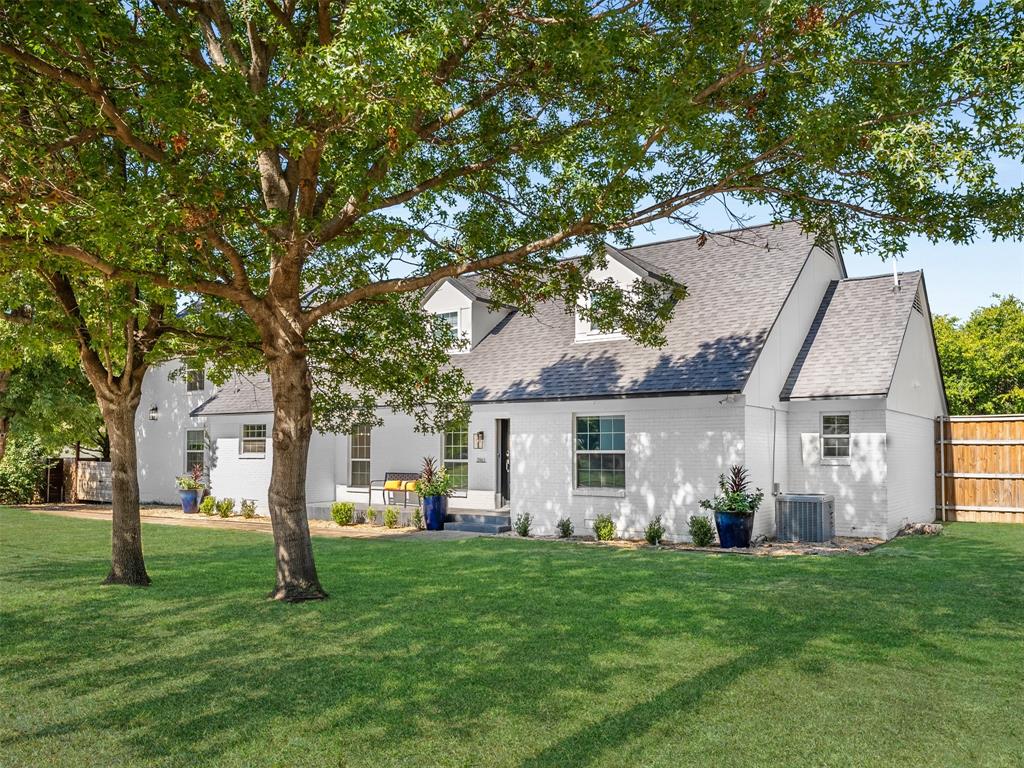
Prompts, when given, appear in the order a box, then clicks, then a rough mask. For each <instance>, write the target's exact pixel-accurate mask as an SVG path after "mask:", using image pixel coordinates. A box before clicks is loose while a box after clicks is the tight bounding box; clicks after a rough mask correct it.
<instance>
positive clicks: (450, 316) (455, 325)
mask: <svg viewBox="0 0 1024 768" xmlns="http://www.w3.org/2000/svg"><path fill="white" fill-rule="evenodd" d="M439 317H440V318H441V319H442V320H444V321H445V322H446V323H448V327H449V328H451V329H452V333H454V334H455V335H456V337H457V336H458V335H459V313H458V312H442V313H441V314H440V315H439Z"/></svg>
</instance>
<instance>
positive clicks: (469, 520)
mask: <svg viewBox="0 0 1024 768" xmlns="http://www.w3.org/2000/svg"><path fill="white" fill-rule="evenodd" d="M444 529H445V530H446V531H470V532H472V533H490V534H495V533H505V532H506V531H511V530H512V518H511V517H510V516H508V515H503V514H501V513H497V514H488V513H485V512H449V513H448V514H447V515H445V518H444Z"/></svg>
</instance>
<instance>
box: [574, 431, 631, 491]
mask: <svg viewBox="0 0 1024 768" xmlns="http://www.w3.org/2000/svg"><path fill="white" fill-rule="evenodd" d="M575 446H576V487H577V488H625V487H626V417H625V416H577V417H576V442H575Z"/></svg>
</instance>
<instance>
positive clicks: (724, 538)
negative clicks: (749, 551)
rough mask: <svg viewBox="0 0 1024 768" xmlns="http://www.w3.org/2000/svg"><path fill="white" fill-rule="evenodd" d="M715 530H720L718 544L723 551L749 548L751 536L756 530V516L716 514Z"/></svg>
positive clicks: (730, 513) (731, 513)
mask: <svg viewBox="0 0 1024 768" xmlns="http://www.w3.org/2000/svg"><path fill="white" fill-rule="evenodd" d="M715 528H717V529H718V543H719V544H720V545H721V546H722V548H723V549H731V548H733V547H749V546H750V534H751V533H752V532H753V530H754V516H753V515H741V514H739V513H737V512H715Z"/></svg>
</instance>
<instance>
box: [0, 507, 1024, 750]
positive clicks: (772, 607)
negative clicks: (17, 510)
mask: <svg viewBox="0 0 1024 768" xmlns="http://www.w3.org/2000/svg"><path fill="white" fill-rule="evenodd" d="M146 535H147V542H148V544H147V546H148V547H149V551H147V557H148V560H149V563H150V569H151V573H152V574H153V576H154V586H153V587H151V588H150V589H148V590H118V589H110V588H98V587H96V586H94V585H84V584H85V580H86V579H91V578H94V577H95V573H97V571H96V562H98V561H101V560H102V558H100V557H98V556H97V557H87V558H83V559H79V560H74V561H62V560H58V561H57V562H56V563H54V562H50V561H48V560H47V559H46V558H40V559H37V560H36V561H34V562H19V564H18V567H17V568H15V569H13V570H10V571H8V572H7V573H6V575H5V577H4V584H5V586H6V587H7V589H8V590H10V591H11V593H12V594H19V593H24V594H25V595H26V597H19V599H18V600H17V602H16V604H15V605H14V606H13V607H12V608H10V609H8V608H5V609H4V614H5V615H4V618H3V626H4V627H5V631H4V636H5V640H4V646H5V647H4V653H3V655H2V657H0V672H2V673H3V675H4V678H5V679H8V680H10V681H11V682H12V683H14V684H15V685H17V686H18V687H19V690H21V691H23V692H24V693H25V694H26V695H28V696H29V697H31V700H32V702H34V704H31V705H30V706H35V707H39V706H41V703H42V702H47V703H50V704H52V705H56V706H54V707H52V709H51V711H50V712H48V714H47V716H46V717H42V718H40V719H39V722H38V723H36V724H33V725H27V726H25V725H23V726H22V727H20V729H19V730H18V732H16V733H15V734H13V735H12V736H11V737H9V738H8V739H7V740H6V742H5V743H6V744H7V745H8V747H10V748H12V749H13V748H14V747H16V746H20V747H21V748H24V749H26V750H27V749H31V748H32V746H33V745H34V744H35V743H37V742H38V741H39V740H40V739H45V738H46V737H60V738H62V739H63V738H67V737H69V736H71V735H74V734H79V733H94V732H95V731H96V729H97V728H100V727H102V729H103V730H104V731H105V732H106V735H105V738H110V739H114V740H116V741H117V742H118V743H119V744H122V745H123V746H124V748H125V749H126V750H127V751H128V753H129V754H130V755H131V756H132V757H133V758H134V759H136V760H138V761H139V762H143V763H146V764H168V765H170V764H174V765H177V764H202V763H216V762H221V761H223V760H226V759H231V760H236V761H237V762H239V763H240V764H242V763H258V762H271V761H272V759H277V760H281V761H283V762H285V763H295V762H299V759H298V755H299V754H300V753H301V754H305V752H306V751H309V752H310V754H319V752H318V750H320V751H323V754H324V756H325V759H326V757H329V758H330V760H331V761H333V762H338V761H339V760H340V759H343V760H347V761H348V762H349V763H352V764H373V763H376V764H383V763H385V762H386V761H388V760H390V761H393V762H396V763H400V762H406V763H420V764H430V763H436V762H442V758H446V756H447V757H450V758H451V762H455V763H464V764H470V763H494V764H497V763H506V764H507V763H510V762H511V763H520V764H522V765H524V766H530V767H531V768H536V767H538V766H548V765H550V766H555V765H586V764H588V763H592V762H595V761H599V760H601V759H602V758H607V757H608V756H614V755H616V754H617V753H618V751H620V750H622V749H626V748H627V746H628V744H629V742H631V741H632V740H634V739H637V738H641V737H643V735H644V734H645V733H646V732H648V731H649V730H650V729H651V728H653V727H655V726H656V725H657V724H659V723H661V722H664V721H665V720H667V719H672V718H679V717H683V716H685V715H686V714H687V713H695V712H697V711H698V710H701V709H703V708H706V707H708V706H712V705H713V701H712V700H713V696H714V695H717V694H719V693H722V692H724V691H728V690H729V689H730V688H732V687H734V686H735V685H737V683H738V681H740V680H743V679H745V678H748V677H749V676H750V675H759V674H765V673H766V672H768V671H769V670H771V669H772V668H777V667H779V666H780V665H801V666H803V667H804V668H805V669H806V670H807V671H809V672H810V673H814V674H823V673H825V672H827V670H828V667H829V666H830V665H833V664H842V663H856V662H860V661H863V660H865V659H879V658H885V657H886V656H889V655H893V654H903V653H908V652H913V653H928V654H929V655H933V656H934V657H935V660H936V661H937V662H938V663H943V662H946V663H949V664H951V665H964V664H968V663H970V664H974V663H975V662H976V661H977V660H976V658H975V654H973V653H972V652H971V651H970V650H969V649H970V647H971V646H970V643H969V642H968V641H969V639H970V638H971V637H976V636H978V635H979V634H985V633H989V634H991V633H994V632H999V631H1007V632H1008V633H1009V631H1011V630H1019V629H1020V626H1021V621H1022V617H1024V605H1022V604H1021V598H1020V597H1019V590H1016V587H1015V584H1019V579H1020V576H1021V575H1022V574H1021V568H1022V553H1021V548H1020V547H1019V546H1018V547H1017V548H1013V547H1011V546H1005V547H1003V546H1000V544H999V542H998V540H996V541H992V540H990V539H986V538H985V537H981V538H971V537H967V538H964V539H960V538H954V539H950V540H947V541H937V540H919V541H912V542H901V543H898V544H896V545H892V546H891V547H890V549H891V550H892V551H897V552H901V554H893V555H883V554H881V552H882V551H887V550H882V551H880V552H879V553H878V555H877V556H869V557H863V558H852V557H851V558H833V559H823V558H816V559H812V558H800V559H798V558H789V559H785V560H753V559H748V558H740V557H726V556H717V557H707V556H693V555H685V554H680V553H669V552H662V553H658V552H645V551H640V552H623V551H616V550H610V549H603V548H596V547H587V546H579V545H566V546H559V545H553V544H537V543H531V542H519V541H514V540H504V539H501V540H479V539H477V540H466V541H461V542H443V543H439V542H415V541H403V542H392V541H382V542H378V541H372V542H364V541H317V542H316V549H317V557H318V563H319V565H320V569H321V576H322V579H323V581H324V583H325V584H326V585H330V586H329V587H328V589H329V591H330V592H331V593H332V596H333V597H332V599H331V600H329V601H327V602H325V603H319V604H307V605H300V606H285V605H280V604H276V603H268V602H266V601H264V600H263V599H262V597H263V595H264V594H265V587H266V584H265V579H266V578H268V574H269V573H270V571H269V568H270V565H271V563H272V551H271V549H270V543H269V541H267V540H264V539H262V538H260V539H259V540H256V539H255V538H254V537H249V536H246V535H245V534H235V535H227V534H221V533H210V532H205V531H191V530H189V531H185V530H179V529H171V530H168V531H164V532H161V533H159V534H157V533H156V532H155V531H154V527H147V529H146ZM33 590H35V591H39V590H41V591H42V592H43V593H44V594H45V595H46V596H47V599H48V601H50V602H49V603H48V604H45V605H43V604H39V605H36V604H33V603H32V600H31V598H30V597H28V595H29V594H30V593H32V591H33ZM939 630H941V632H942V634H943V637H942V638H938V637H933V634H934V633H936V632H938V631H939ZM950 636H952V637H954V638H962V639H963V640H964V642H963V643H957V642H949V638H950ZM1008 636H1009V634H1008ZM821 643H827V644H828V647H829V653H828V655H822V653H821V651H820V648H819V647H818V646H819V645H820V644H821ZM666 652H669V653H672V654H677V653H678V654H683V655H685V654H692V659H693V661H692V664H689V665H683V666H681V665H679V664H676V663H675V662H674V661H673V660H672V658H670V657H668V656H666ZM992 663H997V662H992ZM623 691H626V692H627V693H630V695H629V696H623ZM79 698H81V699H83V700H86V702H87V703H86V704H85V705H83V706H82V707H75V708H68V709H67V710H64V711H62V708H61V706H60V704H61V703H62V702H66V701H77V700H78V699H79ZM580 702H590V704H591V706H593V707H594V712H593V713H591V715H590V716H588V717H587V718H585V719H584V721H583V722H581V721H580V720H581V719H580V718H579V707H580ZM283 724H287V726H285V725H283ZM574 724H577V725H574ZM488 727H490V728H497V729H499V730H500V729H502V728H504V729H506V730H503V731H501V733H500V739H501V740H502V741H503V742H504V741H511V742H513V743H515V742H518V745H517V747H516V749H515V750H514V751H512V752H509V754H508V755H501V754H500V752H498V751H497V750H500V749H501V748H502V746H501V744H499V743H498V737H494V736H492V735H491V734H489V733H488V732H487V730H486V729H487V728H488ZM5 748H6V747H5ZM169 748H172V749H173V752H172V753H169V752H168V749H169ZM260 748H265V751H259V750H260ZM288 755H293V756H296V758H295V759H294V760H290V759H289V758H288ZM346 755H347V757H345V756H346ZM339 756H340V757H339ZM504 758H508V759H504ZM446 759H447V758H446Z"/></svg>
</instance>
